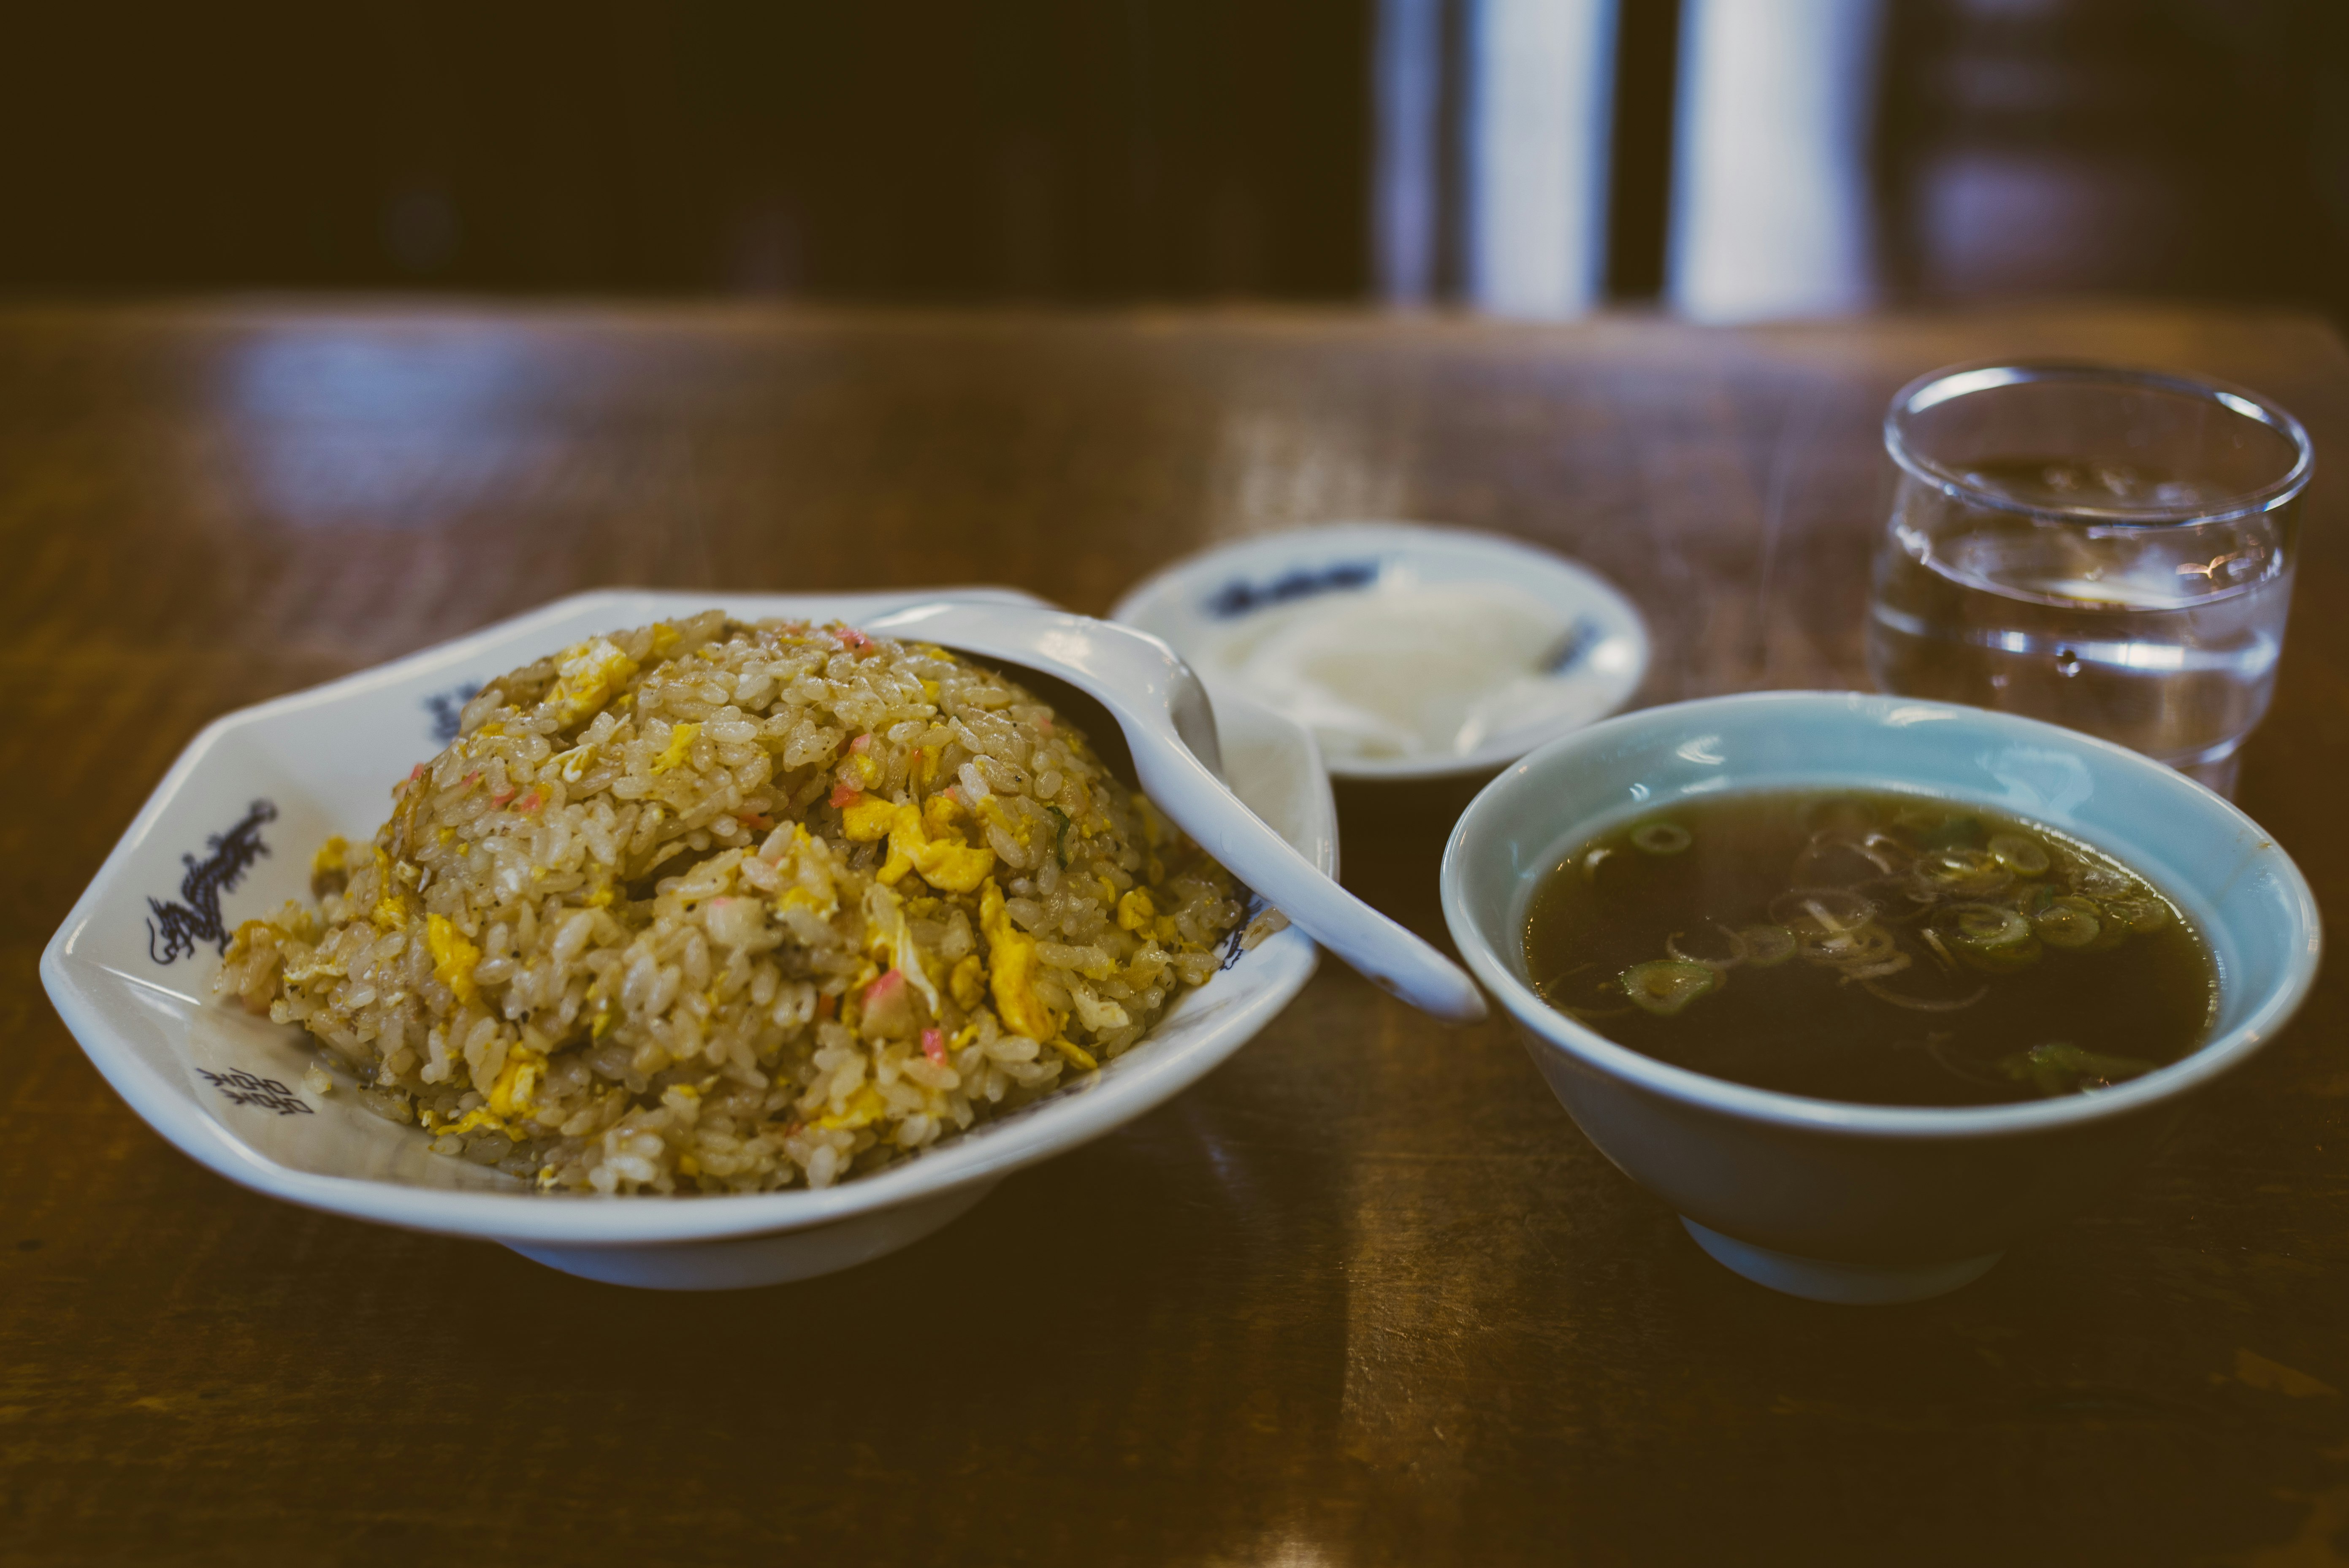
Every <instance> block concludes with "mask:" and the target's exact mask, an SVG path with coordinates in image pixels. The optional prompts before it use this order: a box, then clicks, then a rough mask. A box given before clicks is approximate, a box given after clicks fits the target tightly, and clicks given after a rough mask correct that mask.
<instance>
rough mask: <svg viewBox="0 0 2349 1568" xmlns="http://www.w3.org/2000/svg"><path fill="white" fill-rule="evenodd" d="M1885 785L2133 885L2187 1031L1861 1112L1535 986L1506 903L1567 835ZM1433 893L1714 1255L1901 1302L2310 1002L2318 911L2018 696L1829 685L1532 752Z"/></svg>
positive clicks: (2261, 849)
mask: <svg viewBox="0 0 2349 1568" xmlns="http://www.w3.org/2000/svg"><path fill="white" fill-rule="evenodd" d="M1804 789H1838V790H1844V789H1848V790H1868V791H1871V792H1884V793H1905V794H1911V795H1916V796H1919V797H1921V798H1926V799H1934V800H1940V801H1949V802H1956V803H1963V804H1969V805H1974V806H1979V807H1982V808H1985V809H1988V810H1997V811H2001V812H2004V813H2007V814H2009V815H2012V816H2017V817H2025V818H2030V819H2033V820H2037V821H2040V822H2044V823H2045V824H2047V825H2048V826H2050V827H2052V828H2055V829H2057V830H2061V831H2063V832H2064V833H2067V834H2069V835H2071V836H2072V837H2074V838H2075V839H2078V840H2080V841H2083V842H2085V843H2087V844H2089V845H2092V846H2094V847H2095V848H2097V849H2099V850H2102V851H2106V853H2108V854H2110V855H2112V856H2114V857H2115V858H2116V859H2117V860H2119V861H2122V862H2123V863H2124V864H2126V865H2127V866H2129V867H2130V868H2132V869H2133V870H2135V871H2137V872H2139V873H2140V874H2142V875H2144V876H2146V877H2147V878H2148V879H2149V880H2150V881H2152V882H2154V883H2155V885H2157V886H2158V887H2159V888H2160V889H2161V890H2162V891H2163V892H2166V893H2167V894H2168V895H2169V897H2170V898H2171V899H2172V900H2173V901H2174V902H2175V903H2177V904H2178V907H2179V908H2180V909H2181V910H2182V911H2183V912H2184V913H2186V915H2187V916H2188V918H2189V920H2191V921H2192V922H2193V923H2194V924H2195V925H2196V926H2197V927H2199V930H2200V931H2201V933H2202V934H2203V935H2204V936H2205V937H2206V938H2207V939H2208V940H2209V945H2210V949H2211V954H2212V956H2213V957H2214V958H2215V960H2216V962H2217V968H2218V975H2219V986H2218V989H2219V1000H2218V1007H2217V1016H2216V1020H2215V1023H2214V1025H2213V1026H2212V1029H2211V1032H2210V1035H2209V1039H2208V1041H2207V1043H2206V1044H2204V1045H2203V1046H2202V1047H2201V1048H2200V1049H2199V1050H2197V1051H2195V1052H2193V1053H2192V1054H2191V1055H2189V1056H2187V1057H2184V1058H2182V1059H2181V1060H2179V1061H2178V1062H2175V1063H2173V1064H2171V1065H2169V1066H2168V1067H2164V1068H2158V1069H2157V1070H2155V1071H2153V1072H2149V1073H2147V1074H2145V1075H2144V1076H2143V1077H2141V1078H2133V1079H2131V1080H2129V1081H2127V1082H2126V1083H2122V1084H2119V1085H2116V1086H2115V1087H2113V1088H2104V1089H2098V1090H2095V1091H2094V1092H2092V1093H2087V1094H2075V1095H2069V1096H2065V1097H2063V1098H2060V1099H2044V1100H2037V1101H2033V1102H2029V1103H2024V1104H2010V1105H1987V1106H1959V1107H1950V1108H1940V1107H1934V1108H1921V1107H1911V1106H1878V1105H1857V1104H1848V1103H1844V1102H1840V1101H1834V1100H1825V1099H1807V1098H1804V1097H1800V1096H1795V1095H1790V1094H1782V1093H1777V1092H1775V1091H1772V1090H1767V1089H1760V1088H1748V1087H1746V1086H1744V1085H1743V1084H1736V1083H1731V1082H1728V1081H1726V1080H1724V1079H1721V1078H1711V1077H1708V1076H1706V1075H1704V1074H1702V1073H1696V1072H1692V1071H1689V1070H1687V1069H1686V1068H1678V1067H1673V1066H1671V1065H1669V1064H1667V1063H1665V1062H1661V1061H1659V1060H1657V1059H1655V1058H1653V1057H1647V1056H1642V1055H1640V1054H1639V1053H1638V1052H1635V1051H1632V1050H1630V1049H1627V1048H1626V1047H1622V1046H1619V1045H1616V1044H1614V1043H1613V1042H1611V1041H1609V1040H1608V1039H1607V1038H1606V1037H1603V1036H1601V1035H1599V1033H1597V1032H1596V1031H1594V1030H1592V1029H1591V1028H1589V1027H1588V1026H1585V1025H1583V1024H1580V1023H1578V1022H1577V1021H1576V1020H1574V1019H1572V1018H1569V1017H1568V1016H1566V1015H1565V1014H1563V1013H1560V1012H1558V1011H1557V1009H1556V1008H1554V1007H1552V1006H1550V1005H1549V1004H1548V1003H1547V1002H1545V1001H1544V1000H1543V999H1542V998H1541V997H1540V996H1539V995H1537V993H1536V992H1535V990H1534V988H1533V985H1532V979H1533V976H1532V975H1530V974H1529V973H1528V972H1527V967H1526V944H1525V928H1526V910H1527V906H1528V904H1529V903H1530V902H1531V899H1532V896H1533V893H1534V892H1535V890H1536V888H1537V886H1538V885H1539V884H1540V882H1542V881H1543V879H1544V878H1545V877H1546V875H1547V873H1548V872H1550V871H1551V870H1552V869H1553V868H1554V867H1556V866H1557V864H1558V863H1559V861H1561V860H1562V859H1564V857H1565V856H1566V855H1567V854H1568V853H1569V852H1571V851H1573V850H1574V849H1576V848H1577V847H1578V846H1579V845H1581V844H1583V843H1585V842H1587V841H1589V840H1591V839H1593V838H1595V837H1598V836H1599V835H1600V834H1603V833H1605V832H1608V831H1609V830H1612V829H1614V828H1617V827H1619V826H1620V825H1622V824H1623V823H1624V822H1626V821H1628V820H1630V819H1633V818H1636V817H1640V816H1644V815H1647V814H1649V813H1651V812H1653V811H1655V810H1658V809H1659V808H1661V807H1664V806H1668V805H1670V804H1671V803H1672V802H1675V801H1682V800H1693V799H1702V798H1704V797H1708V796H1715V795H1724V794H1744V793H1749V792H1754V791H1762V790H1771V791H1783V790H1804ZM1443 890H1444V918H1445V920H1446V921H1447V923H1449V924H1450V926H1451V929H1452V934H1453V937H1454V940H1455V941H1456V942H1457V943H1458V944H1459V946H1460V951H1461V954H1462V955H1463V956H1464V958H1465V959H1466V960H1467V963H1468V965H1469V967H1470V968H1471V969H1472V970H1473V971H1474V972H1475V975H1476V977H1477V979H1478V980H1480V981H1481V982H1482V983H1483V984H1484V985H1485V988H1486V989H1487V990H1488V991H1490V992H1491V993H1492V995H1493V996H1494V997H1495V999H1496V1000H1498V1001H1499V1002H1500V1003H1501V1005H1502V1006H1505V1007H1506V1008H1507V1009H1508V1011H1509V1013H1510V1014H1511V1016H1514V1017H1515V1018H1516V1021H1517V1023H1518V1025H1519V1026H1520V1029H1521V1030H1522V1033H1523V1036H1524V1038H1525V1041H1526V1047H1527V1049H1528V1050H1529V1051H1530V1052H1531V1053H1532V1056H1533V1059H1534V1062H1535V1065H1536V1066H1537V1067H1538V1068H1540V1070H1541V1073H1542V1076H1543V1078H1546V1079H1547V1081H1548V1083H1549V1086H1550V1088H1551V1089H1552V1090H1553V1091H1554V1092H1555V1093H1556V1094H1557V1098H1558V1099H1559V1101H1560V1102H1561V1103H1562V1104H1564V1106H1565V1107H1566V1109H1567V1111H1568V1114H1569V1115H1570V1116H1572V1117H1573V1119H1574V1120H1575V1122H1576V1123H1577V1124H1578V1126H1579V1127H1580V1128H1581V1129H1582V1130H1583V1132H1584V1133H1585V1134H1586V1135H1588V1137H1589V1139H1590V1140H1591V1141H1592V1142H1593V1143H1594V1144H1596V1145H1597V1146H1598V1148H1599V1151H1600V1152H1601V1153H1603V1154H1605V1155H1606V1156H1607V1158H1608V1159H1609V1160H1610V1161H1613V1162H1614V1163H1615V1165H1616V1166H1617V1167H1618V1168H1619V1169H1620V1170H1621V1171H1623V1172H1624V1173H1625V1174H1626V1175H1628V1176H1630V1178H1631V1179H1632V1180H1633V1181H1637V1182H1639V1183H1640V1185H1641V1186H1643V1187H1645V1188H1647V1189H1648V1190H1649V1191H1652V1192H1654V1193H1656V1194H1657V1195H1658V1196H1660V1197H1661V1198H1662V1199H1663V1200H1664V1201H1665V1202H1669V1203H1671V1205H1672V1206H1673V1207H1674V1208H1675V1209H1677V1210H1678V1211H1679V1212H1680V1214H1681V1216H1682V1222H1683V1223H1684V1224H1685V1225H1686V1226H1687V1227H1688V1230H1689V1233H1690V1234H1691V1235H1692V1236H1693V1237H1694V1238H1695V1239H1696V1241H1697V1243H1699V1244H1700V1245H1701V1246H1702V1247H1703V1248H1704V1250H1705V1251H1706V1252H1708V1253H1711V1254H1712V1255H1713V1257H1714V1258H1716V1259H1717V1260H1719V1261H1720V1262H1721V1263H1723V1264H1726V1265H1727V1266H1728V1267H1730V1268H1731V1269H1733V1270H1734V1271H1735V1272H1736V1273H1738V1274H1743V1275H1744V1276H1745V1277H1746V1278H1748V1279H1751V1280H1754V1281H1755V1282H1756V1283H1758V1284H1764V1285H1768V1286H1770V1287H1771V1288H1773V1289H1775V1290H1781V1291H1785V1292H1787V1293H1789V1294H1792V1295H1801V1296H1807V1297H1810V1298H1812V1299H1814V1300H1819V1301H1836V1302H1850V1303H1879V1302H1897V1301H1913V1300H1918V1299H1921V1298H1923V1297H1926V1296H1930V1295H1940V1293H1942V1292H1944V1291H1950V1290H1955V1289H1957V1288H1958V1287H1959V1286H1961V1285H1963V1284H1968V1283H1969V1282H1971V1281H1972V1280H1974V1279H1976V1278H1978V1277H1979V1276H1980V1275H1982V1274H1983V1273H1985V1272H1986V1271H1987V1270H1988V1269H1989V1268H1990V1267H1991V1266H1992V1264H1995V1263H1996V1262H1997V1261H1998V1259H1999V1257H2000V1256H2001V1255H2002V1253H2003V1252H2004V1251H2005V1249H2006V1248H2007V1247H2008V1245H2009V1244H2011V1243H2013V1242H2014V1241H2016V1240H2017V1239H2019V1238H2021V1237H2023V1236H2024V1235H2026V1234H2028V1233H2031V1232H2032V1231H2033V1230H2036V1229H2039V1228H2042V1227H2044V1226H2045V1225H2048V1224H2051V1223H2053V1222H2057V1221H2060V1220H2062V1219H2064V1218H2065V1217H2067V1216H2068V1215H2070V1214H2072V1213H2074V1212H2077V1211H2078V1210H2079V1209H2081V1208H2082V1207H2084V1206H2085V1205H2086V1204H2087V1203H2089V1202H2092V1201H2093V1200H2094V1199H2095V1197H2096V1196H2097V1195H2098V1194H2099V1193H2101V1192H2102V1191H2105V1190H2106V1188H2107V1187H2109V1186H2110V1185H2111V1183H2112V1182H2113V1181H2115V1180H2116V1178H2118V1177H2120V1176H2122V1175H2123V1174H2125V1173H2126V1172H2127V1171H2129V1170H2130V1169H2131V1168H2133V1167H2134V1166H2136V1165H2137V1164H2138V1163H2140V1162H2141V1161H2144V1160H2145V1159H2146V1158H2147V1156H2148V1155H2149V1154H2151V1153H2152V1152H2153V1150H2155V1149H2156V1148H2157V1147H2158V1145H2159V1143H2160V1142H2161V1140H2162V1139H2163V1138H2164V1137H2165V1136H2166V1135H2167V1134H2168V1132H2169V1131H2170V1130H2171V1129H2173V1128H2174V1127H2175V1126H2176V1125H2177V1123H2178V1119H2179V1118H2180V1117H2181V1116H2182V1115H2183V1114H2184V1112H2185V1110H2186V1109H2187V1106H2188V1103H2189V1101H2190V1100H2192V1099H2193V1098H2194V1097H2195V1096H2196V1095H2197V1094H2199V1093H2200V1092H2202V1091H2203V1090H2204V1089H2206V1088H2209V1086H2210V1085H2211V1084H2212V1083H2214V1082H2215V1081H2217V1079H2218V1078H2220V1076H2221V1075H2222V1074H2224V1073H2227V1072H2230V1071H2231V1070H2233V1069H2234V1068H2238V1067H2240V1066H2241V1065H2242V1064H2243V1062H2245V1061H2246V1060H2248V1059H2249V1058H2250V1057H2251V1055H2252V1053H2254V1052H2256V1051H2257V1050H2259V1049H2260V1048H2261V1047H2262V1046H2264V1045H2266V1044H2267V1042H2268V1041H2269V1040H2271V1039H2272V1038H2273V1037H2274V1036H2275V1034H2276V1032H2277V1031H2278V1030H2279V1029H2281V1028H2282V1026H2284V1024H2285V1022H2286V1021H2287V1020H2288V1019H2289V1018H2290V1017H2291V1016H2292V1013H2293V1012H2294V1011H2295V1010H2296V1009H2297V1008H2298V1007H2299V1006H2300V1005H2301V1003H2302V1000H2303V999H2304V998H2305V997H2306V996H2307V995H2308V990H2309V987H2310V985H2312V984H2313V982H2314V980H2315V977H2316V969H2317V963H2318V957H2319V952H2320V948H2321V934H2320V930H2319V925H2318V921H2317V913H2316V903H2315V900H2314V898H2313V896H2312V895H2311V893H2310V892H2309V889H2308V883H2307V882H2306V881H2305V880H2304V879H2303V878H2302V876H2301V874H2300V871H2299V869H2298V868H2297V867H2295V866H2294V865H2293V864H2292V861H2291V859H2290V858H2289V857H2288V856H2286V855H2285V854H2284V853H2283V852H2282V851H2281V850H2279V849H2277V848H2276V846H2275V844H2274V843H2273V841H2271V840H2270V839H2269V838H2268V836H2267V834H2266V833H2264V832H2263V831H2261V829H2260V827H2259V825H2258V824H2257V823H2256V822H2253V821H2252V820H2251V819H2250V818H2249V817H2246V816H2245V815H2243V813H2242V812H2240V811H2239V810H2236V809H2235V808H2234V807H2233V806H2231V805H2230V804H2229V803H2228V802H2227V801H2225V800H2224V799H2220V797H2219V796H2217V795H2215V794H2212V793H2211V792H2210V791H2209V790H2208V789H2204V788H2202V787H2201V786H2200V785H2199V784H2196V783H2194V782H2192V781H2191V780H2189V779H2187V778H2185V777H2184V776H2183V775H2181V774H2178V773H2175V772H2172V771H2171V770H2170V769H2167V768H2165V767H2162V766H2161V765H2160V764H2158V763H2156V762H2152V761H2149V760H2147V758H2143V757H2140V756H2138V755H2137V753H2135V752H2132V751H2127V750H2124V749H2123V748H2120V747H2117V746H2113V745H2110V744H2108V743H2106V742H2104V741H2101V740H2096V739H2093V738H2089V737H2087V736H2084V735H2079V734H2076V733H2075V732H2074V731H2071V730H2068V729H2063V728H2059V727H2055V726H2054V725H2049V724H2043V723H2040V722H2038V721H2036V720H2033V719H2026V718H2019V717H2014V716H2013V715H2008V714H1998V713H1991V712H1988V711H1985V710H1982V709H1979V708H1971V707H1954V706H1951V705H1948V704H1942V703H1929V702H1918V701H1913V700H1910V699H1908V698H1903V697H1895V696H1868V695H1863V694H1858V693H1848V692H1768V693H1755V694H1750V695H1746V696H1728V697H1715V698H1709V699H1706V700H1703V701H1698V702H1688V703H1680V704H1676V705H1674V706H1671V707H1657V708H1650V709H1647V710H1645V711H1642V712H1640V713H1634V714H1630V715H1627V716H1625V717H1620V718H1615V719H1610V720H1609V721H1607V722H1605V723H1603V724H1599V725H1594V726H1592V727H1590V728H1588V729H1586V730H1583V731H1580V732H1579V733H1577V734H1574V735H1571V736H1568V737H1566V738H1563V739H1561V740H1558V741H1556V742H1554V743H1553V744H1551V745H1548V746H1546V747H1544V748H1541V749H1540V750H1538V751H1536V752H1533V753H1532V754H1530V755H1529V756H1527V757H1526V758H1523V759H1522V760H1520V761H1519V762H1518V763H1517V764H1516V766H1515V767H1513V768H1511V769H1508V770H1507V771H1506V772H1505V773H1503V774H1502V775H1501V776H1500V777H1499V778H1498V779H1495V780H1494V781H1493V783H1492V784H1491V785H1489V786H1488V787H1487V788H1486V789H1485V790H1484V792H1483V793H1481V794H1480V795H1478V796H1477V797H1476V799H1475V802H1474V803H1473V804H1472V805H1471V806H1470V807H1469V808H1468V810H1467V811H1466V812H1465V813H1464V815H1463V816H1462V817H1461V819H1460V821H1459V824H1458V826H1457V827H1456V828H1455V829H1454V831H1453V835H1452V840H1451V842H1450V844H1449V846H1448V847H1447V848H1446V850H1445V851H1444V873H1443Z"/></svg>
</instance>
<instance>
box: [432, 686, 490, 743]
mask: <svg viewBox="0 0 2349 1568" xmlns="http://www.w3.org/2000/svg"><path fill="white" fill-rule="evenodd" d="M477 696H481V682H479V681H468V682H467V683H465V684H464V685H463V686H450V688H449V689H448V690H447V691H436V692H434V693H433V694H432V695H431V696H428V697H426V698H425V699H424V711H425V712H426V713H428V714H430V715H431V716H432V738H433V739H435V740H437V741H439V742H440V744H441V745H443V746H446V745H448V744H449V743H450V741H452V740H454V739H456V738H457V731H458V730H459V729H460V727H463V725H464V722H465V705H466V704H467V703H469V702H471V701H472V700H473V699H474V698H475V697H477Z"/></svg>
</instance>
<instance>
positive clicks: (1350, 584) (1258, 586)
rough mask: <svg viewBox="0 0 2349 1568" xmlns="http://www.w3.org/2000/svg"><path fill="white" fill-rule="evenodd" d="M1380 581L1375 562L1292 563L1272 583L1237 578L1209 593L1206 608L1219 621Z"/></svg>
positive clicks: (1347, 591) (1350, 591) (1350, 590)
mask: <svg viewBox="0 0 2349 1568" xmlns="http://www.w3.org/2000/svg"><path fill="white" fill-rule="evenodd" d="M1378 580H1379V562H1376V561H1333V562H1330V564H1329V565H1327V566H1292V567H1290V568H1289V569H1288V571H1286V572H1284V573H1281V574H1280V575H1279V576H1278V577H1276V578H1274V579H1273V580H1272V581H1271V582H1269V583H1250V582H1248V581H1247V579H1246V578H1242V577H1235V578H1233V579H1232V580H1231V581H1230V582H1229V583H1225V584H1224V585H1223V586H1222V587H1220V588H1218V589H1216V591H1215V592H1214V593H1210V594H1208V595H1207V598H1206V606H1205V608H1206V612H1207V614H1210V615H1212V616H1214V617H1215V618H1216V620H1218V621H1236V620H1237V619H1239V617H1241V616H1242V615H1253V614H1256V613H1257V611H1258V610H1264V609H1269V608H1270V607H1271V606H1273V605H1275V604H1290V603H1296V602H1297V601H1298V600H1299V599H1312V598H1316V597H1319V595H1321V594H1323V593H1352V592H1353V591H1355V590H1356V589H1360V588H1368V587H1369V586H1371V584H1372V583H1376V582H1377V581H1378Z"/></svg>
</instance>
